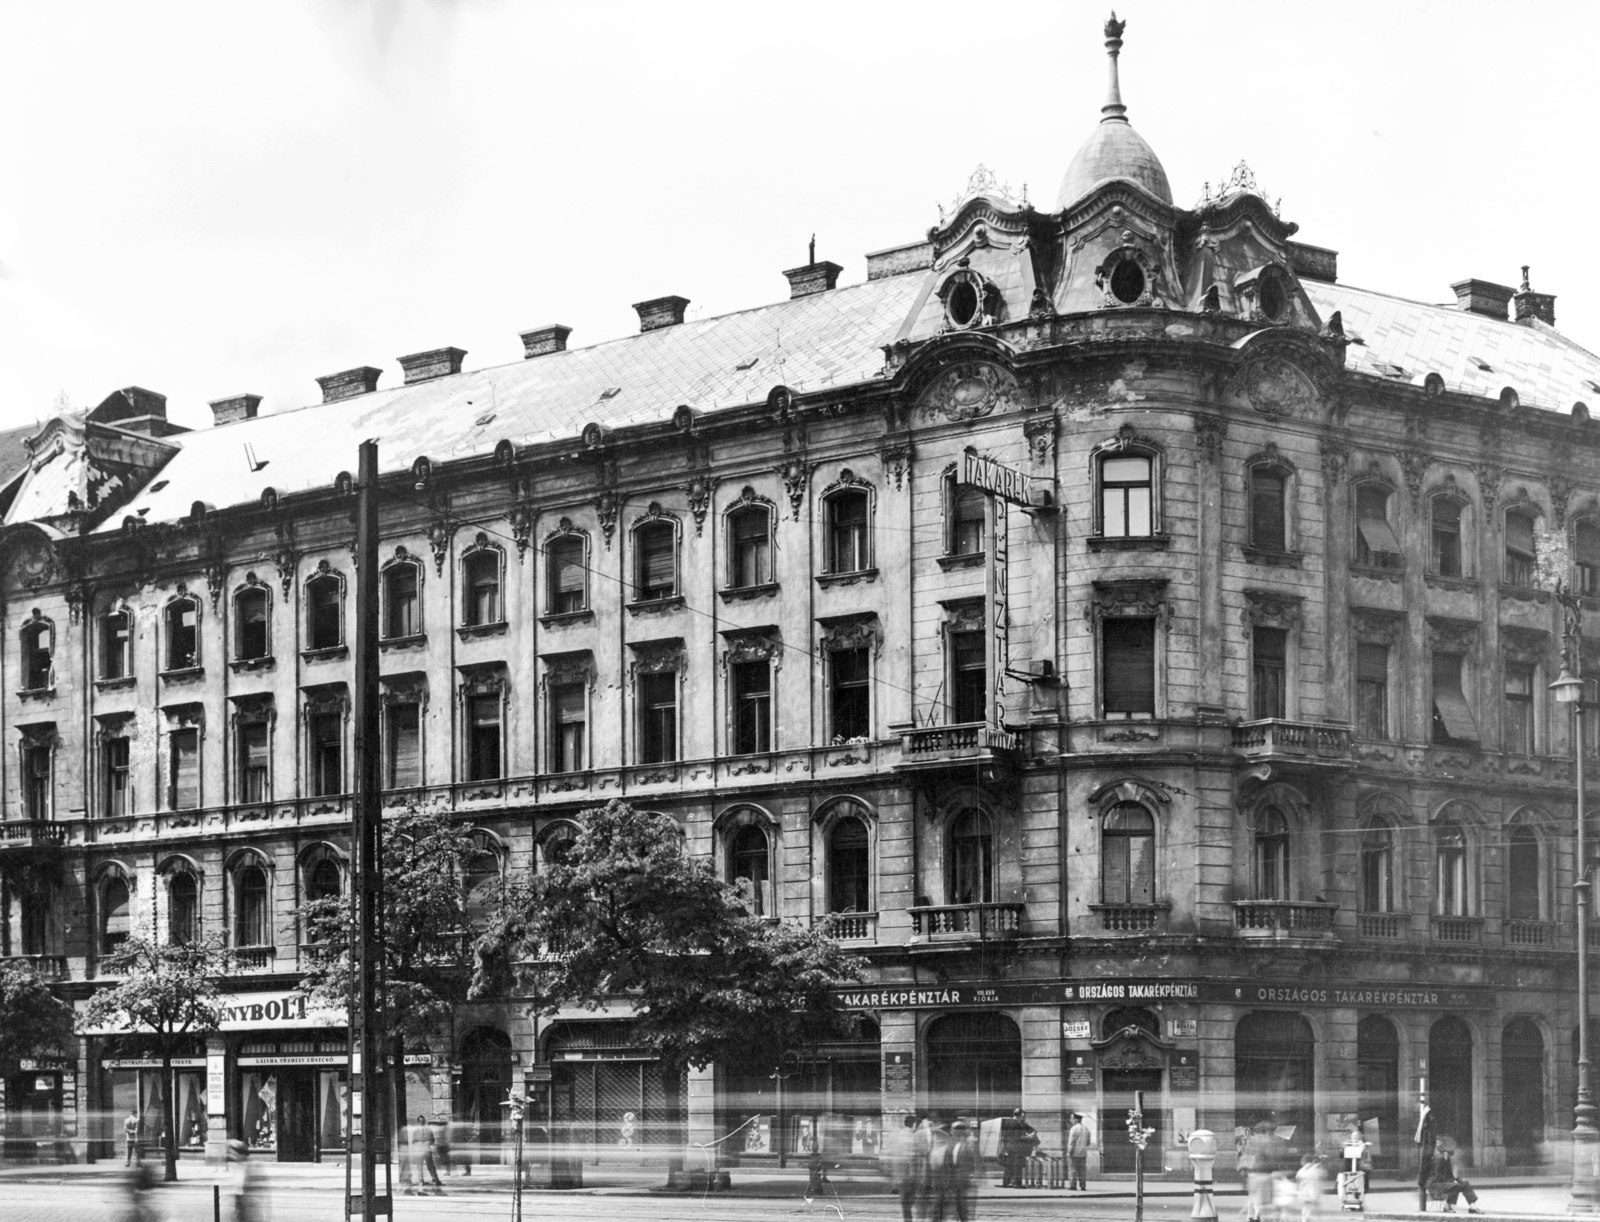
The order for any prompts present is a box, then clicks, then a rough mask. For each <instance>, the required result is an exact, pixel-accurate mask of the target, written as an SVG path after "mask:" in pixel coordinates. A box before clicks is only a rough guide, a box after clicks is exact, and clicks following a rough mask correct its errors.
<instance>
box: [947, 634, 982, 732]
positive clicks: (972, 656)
mask: <svg viewBox="0 0 1600 1222" xmlns="http://www.w3.org/2000/svg"><path fill="white" fill-rule="evenodd" d="M988 662H989V660H988V657H987V653H986V642H985V640H984V634H983V633H981V632H952V633H951V634H950V721H951V723H952V724H953V725H965V724H966V723H968V722H973V721H983V720H985V719H986V718H987V716H988V711H989V667H988Z"/></svg>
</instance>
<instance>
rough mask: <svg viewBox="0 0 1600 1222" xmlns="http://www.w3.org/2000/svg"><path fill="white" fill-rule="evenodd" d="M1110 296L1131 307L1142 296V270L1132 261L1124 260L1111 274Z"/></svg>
mask: <svg viewBox="0 0 1600 1222" xmlns="http://www.w3.org/2000/svg"><path fill="white" fill-rule="evenodd" d="M1111 295H1112V296H1113V297H1115V298H1116V299H1117V300H1118V301H1120V302H1122V304H1123V305H1132V304H1133V303H1134V302H1136V301H1138V300H1139V298H1141V297H1143V296H1144V269H1143V268H1141V267H1140V266H1139V265H1138V264H1137V263H1135V262H1134V261H1133V260H1132V259H1124V260H1123V261H1122V262H1121V263H1118V264H1117V266H1116V267H1115V268H1113V269H1112V272H1111Z"/></svg>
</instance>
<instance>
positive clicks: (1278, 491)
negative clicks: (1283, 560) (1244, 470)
mask: <svg viewBox="0 0 1600 1222" xmlns="http://www.w3.org/2000/svg"><path fill="white" fill-rule="evenodd" d="M1283 491H1284V486H1283V476H1281V475H1279V474H1278V473H1277V472H1276V471H1268V470H1266V469H1264V468H1261V467H1255V468H1252V469H1251V471H1250V542H1251V544H1252V545H1253V546H1255V547H1259V548H1265V549H1267V550H1268V551H1279V552H1281V551H1283V550H1284V549H1285V547H1286V546H1287V545H1286V543H1285V534H1284V529H1283V527H1284V516H1283Z"/></svg>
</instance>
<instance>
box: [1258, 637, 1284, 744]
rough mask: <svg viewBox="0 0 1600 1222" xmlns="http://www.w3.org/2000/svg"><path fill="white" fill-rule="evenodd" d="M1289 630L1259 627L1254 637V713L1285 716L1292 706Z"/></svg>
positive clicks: (1264, 716) (1259, 717)
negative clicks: (1288, 691)
mask: <svg viewBox="0 0 1600 1222" xmlns="http://www.w3.org/2000/svg"><path fill="white" fill-rule="evenodd" d="M1288 666H1289V633H1288V631H1287V630H1286V629H1283V628H1257V629H1256V630H1255V631H1254V632H1253V633H1252V634H1251V638H1250V694H1251V709H1250V715H1251V716H1252V717H1254V718H1255V719H1256V720H1258V721H1259V720H1262V719H1264V718H1269V717H1270V718H1277V719H1280V720H1281V719H1282V718H1283V717H1285V716H1287V713H1286V709H1287V707H1288V693H1287V687H1288Z"/></svg>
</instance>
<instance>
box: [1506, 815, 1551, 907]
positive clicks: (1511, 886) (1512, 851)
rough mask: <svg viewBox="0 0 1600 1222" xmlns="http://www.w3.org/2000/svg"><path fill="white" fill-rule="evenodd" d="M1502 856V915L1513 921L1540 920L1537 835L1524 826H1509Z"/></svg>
mask: <svg viewBox="0 0 1600 1222" xmlns="http://www.w3.org/2000/svg"><path fill="white" fill-rule="evenodd" d="M1506 857H1507V861H1506V915H1507V916H1509V917H1510V918H1511V919H1512V920H1513V921H1539V920H1543V919H1544V887H1543V885H1542V884H1543V873H1544V872H1543V870H1542V868H1541V866H1540V863H1539V858H1540V852H1539V834H1538V833H1537V832H1535V831H1534V830H1533V829H1532V828H1531V827H1529V826H1527V825H1526V824H1518V825H1517V826H1516V827H1513V828H1512V829H1511V837H1510V844H1509V846H1508V847H1507V850H1506Z"/></svg>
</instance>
